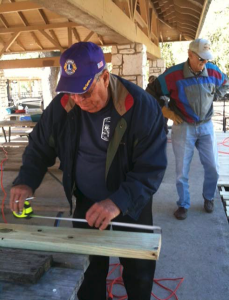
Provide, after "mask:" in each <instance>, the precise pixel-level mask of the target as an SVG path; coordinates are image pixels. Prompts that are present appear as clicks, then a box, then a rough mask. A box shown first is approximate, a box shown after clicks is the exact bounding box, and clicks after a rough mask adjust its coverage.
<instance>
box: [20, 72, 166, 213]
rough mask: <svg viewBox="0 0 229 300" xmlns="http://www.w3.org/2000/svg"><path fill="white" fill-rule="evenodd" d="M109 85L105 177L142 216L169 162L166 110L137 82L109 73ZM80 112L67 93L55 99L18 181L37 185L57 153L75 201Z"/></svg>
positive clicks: (123, 205)
mask: <svg viewBox="0 0 229 300" xmlns="http://www.w3.org/2000/svg"><path fill="white" fill-rule="evenodd" d="M109 88H110V91H111V95H112V100H113V104H114V105H113V106H114V109H113V110H112V112H111V124H110V125H111V127H110V140H109V145H108V149H107V158H106V174H104V181H105V183H106V186H107V188H108V190H109V191H110V192H111V193H110V195H109V198H110V199H111V200H112V201H113V202H114V203H115V204H116V205H117V206H118V207H119V208H120V210H121V211H122V213H123V215H126V214H128V215H130V216H131V217H132V218H133V219H138V217H139V215H140V213H141V211H142V209H143V208H144V207H145V205H146V204H147V202H148V201H149V200H150V199H151V197H152V195H153V194H154V193H155V192H156V191H157V189H158V188H159V185H160V184H161V181H162V178H163V176H164V173H165V169H166V165H167V160H166V135H165V131H164V127H163V122H164V121H163V116H162V113H161V109H160V107H159V105H158V103H157V101H155V100H154V99H153V98H152V97H151V95H149V94H148V93H146V92H145V91H144V90H142V89H141V88H140V87H138V86H136V85H134V84H133V83H131V82H128V81H126V80H124V79H122V78H120V77H117V76H114V75H112V74H111V75H110V83H109ZM80 115H81V109H80V107H79V106H77V105H76V104H75V103H74V101H73V100H72V99H71V97H70V96H69V95H68V94H59V95H57V96H56V97H55V98H54V99H53V100H52V102H51V103H50V105H49V106H48V107H47V108H46V110H45V111H44V113H43V115H42V116H41V119H40V121H39V122H38V124H37V125H36V126H35V128H34V130H33V131H32V133H31V134H30V136H29V145H28V146H27V148H26V150H25V152H24V154H23V165H22V167H21V168H20V172H19V175H18V177H17V178H16V179H15V181H14V185H19V184H25V185H28V186H30V187H31V188H32V189H33V191H35V190H36V189H37V188H38V187H39V185H40V184H41V182H42V179H43V177H44V175H45V173H46V171H47V168H48V167H50V166H52V165H53V164H54V163H55V159H56V157H58V158H59V160H60V169H61V170H62V171H63V186H64V190H65V194H66V196H67V199H68V201H69V203H70V205H72V195H73V194H74V191H75V190H76V189H77V186H76V180H75V174H76V172H75V170H76V163H77V153H78V145H79V139H80V132H81V131H80ZM101 200H103V199H101Z"/></svg>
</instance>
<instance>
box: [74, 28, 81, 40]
mask: <svg viewBox="0 0 229 300" xmlns="http://www.w3.org/2000/svg"><path fill="white" fill-rule="evenodd" d="M72 32H73V34H74V36H75V39H76V40H77V41H78V42H81V38H80V35H79V33H78V31H77V29H76V28H72Z"/></svg>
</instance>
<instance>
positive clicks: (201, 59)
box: [193, 52, 209, 62]
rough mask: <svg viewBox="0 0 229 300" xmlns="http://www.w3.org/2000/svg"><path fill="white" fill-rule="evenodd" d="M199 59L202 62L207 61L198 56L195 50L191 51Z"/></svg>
mask: <svg viewBox="0 0 229 300" xmlns="http://www.w3.org/2000/svg"><path fill="white" fill-rule="evenodd" d="M193 53H194V54H195V55H196V56H197V57H198V59H199V61H201V62H203V61H209V59H204V58H202V57H200V56H199V55H198V54H197V53H196V52H193Z"/></svg>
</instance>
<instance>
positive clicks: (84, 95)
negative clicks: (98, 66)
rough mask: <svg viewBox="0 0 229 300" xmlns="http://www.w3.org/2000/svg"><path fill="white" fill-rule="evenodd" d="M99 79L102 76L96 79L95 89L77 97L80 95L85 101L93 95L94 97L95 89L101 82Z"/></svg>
mask: <svg viewBox="0 0 229 300" xmlns="http://www.w3.org/2000/svg"><path fill="white" fill-rule="evenodd" d="M99 78H100V76H99V77H98V78H97V79H96V82H95V85H94V87H93V88H92V89H91V90H89V91H87V92H86V93H83V94H77V95H78V96H79V97H80V98H81V99H83V100H85V99H87V98H90V97H91V95H92V94H93V92H94V89H95V87H96V84H97V82H98V81H99Z"/></svg>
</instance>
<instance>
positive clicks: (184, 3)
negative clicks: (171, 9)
mask: <svg viewBox="0 0 229 300" xmlns="http://www.w3.org/2000/svg"><path fill="white" fill-rule="evenodd" d="M173 2H174V5H176V6H179V7H180V8H182V9H184V8H188V9H191V10H193V11H195V12H197V13H199V14H200V13H201V11H202V5H201V4H199V5H197V2H195V4H194V3H192V2H189V1H188V0H186V1H183V0H173Z"/></svg>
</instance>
